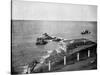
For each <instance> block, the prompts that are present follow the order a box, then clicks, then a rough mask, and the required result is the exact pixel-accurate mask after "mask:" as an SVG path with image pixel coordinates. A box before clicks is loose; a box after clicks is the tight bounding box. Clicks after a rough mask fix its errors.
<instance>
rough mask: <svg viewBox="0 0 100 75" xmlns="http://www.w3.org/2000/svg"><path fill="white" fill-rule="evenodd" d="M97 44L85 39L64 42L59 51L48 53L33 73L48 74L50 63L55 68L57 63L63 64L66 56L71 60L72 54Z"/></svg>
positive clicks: (61, 43) (60, 44)
mask: <svg viewBox="0 0 100 75" xmlns="http://www.w3.org/2000/svg"><path fill="white" fill-rule="evenodd" d="M95 44H96V43H94V42H92V41H90V40H88V39H84V38H81V39H73V40H63V41H61V42H60V43H59V47H58V48H57V49H55V50H52V51H48V52H47V55H45V56H42V57H41V59H40V62H39V63H38V64H37V65H36V66H35V67H34V70H33V72H48V63H49V61H50V63H51V66H52V67H54V66H55V65H56V64H57V63H59V62H63V59H64V56H66V57H67V58H69V57H70V56H71V54H74V53H76V52H77V51H81V50H82V49H84V48H88V47H91V46H92V45H95ZM62 64H63V63H62ZM52 70H53V69H51V71H52Z"/></svg>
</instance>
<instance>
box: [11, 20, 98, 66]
mask: <svg viewBox="0 0 100 75" xmlns="http://www.w3.org/2000/svg"><path fill="white" fill-rule="evenodd" d="M11 26H12V46H11V47H12V64H13V65H14V66H20V65H24V64H27V63H30V62H31V61H32V60H33V59H34V58H37V59H38V58H39V57H41V56H43V55H45V54H46V51H48V50H53V49H55V48H56V47H57V46H56V45H57V43H49V44H47V45H42V46H36V45H35V43H36V39H37V38H38V37H39V36H41V35H42V34H43V33H48V34H49V35H51V36H57V37H61V38H64V39H68V40H70V39H78V38H87V39H89V40H92V41H94V42H97V22H95V21H94V22H90V21H46V20H12V25H11ZM86 29H87V30H89V31H90V32H91V34H86V35H81V32H82V31H84V30H86Z"/></svg>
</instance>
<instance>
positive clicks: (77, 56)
mask: <svg viewBox="0 0 100 75" xmlns="http://www.w3.org/2000/svg"><path fill="white" fill-rule="evenodd" d="M79 55H80V54H79V52H78V53H77V61H79V60H80V59H79Z"/></svg>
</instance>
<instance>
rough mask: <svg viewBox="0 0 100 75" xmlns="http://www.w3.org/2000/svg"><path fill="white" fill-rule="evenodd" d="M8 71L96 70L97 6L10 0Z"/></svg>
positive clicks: (12, 72)
mask: <svg viewBox="0 0 100 75" xmlns="http://www.w3.org/2000/svg"><path fill="white" fill-rule="evenodd" d="M11 9H12V10H11V16H12V18H11V74H34V73H49V72H68V71H83V70H97V6H96V5H81V4H68V3H53V2H38V1H24V0H12V2H11Z"/></svg>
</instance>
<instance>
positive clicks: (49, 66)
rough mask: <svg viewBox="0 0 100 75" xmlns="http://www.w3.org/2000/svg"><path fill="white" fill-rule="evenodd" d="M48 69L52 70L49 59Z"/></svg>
mask: <svg viewBox="0 0 100 75" xmlns="http://www.w3.org/2000/svg"><path fill="white" fill-rule="evenodd" d="M48 70H49V71H50V70H51V62H50V61H49V63H48Z"/></svg>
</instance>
